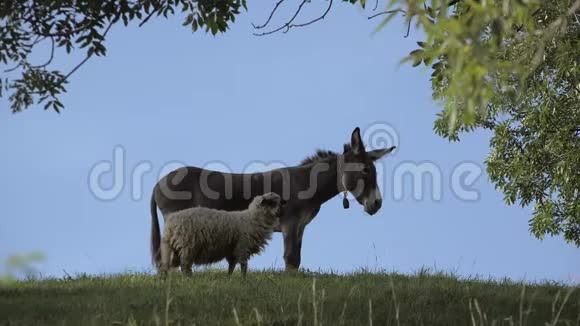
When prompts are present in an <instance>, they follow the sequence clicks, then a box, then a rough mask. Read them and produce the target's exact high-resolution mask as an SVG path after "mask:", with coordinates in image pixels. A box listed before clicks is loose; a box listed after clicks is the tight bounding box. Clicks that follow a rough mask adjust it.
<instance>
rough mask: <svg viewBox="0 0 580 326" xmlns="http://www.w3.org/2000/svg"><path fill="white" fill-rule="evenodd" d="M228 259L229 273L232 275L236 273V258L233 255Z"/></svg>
mask: <svg viewBox="0 0 580 326" xmlns="http://www.w3.org/2000/svg"><path fill="white" fill-rule="evenodd" d="M226 260H227V261H228V275H232V274H233V273H234V269H236V259H235V258H233V257H228V258H226Z"/></svg>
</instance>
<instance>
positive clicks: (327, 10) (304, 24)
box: [288, 0, 332, 28]
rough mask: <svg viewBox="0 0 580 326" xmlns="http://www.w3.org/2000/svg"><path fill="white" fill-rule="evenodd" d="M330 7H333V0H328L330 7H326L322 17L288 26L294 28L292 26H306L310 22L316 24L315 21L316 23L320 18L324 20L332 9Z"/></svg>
mask: <svg viewBox="0 0 580 326" xmlns="http://www.w3.org/2000/svg"><path fill="white" fill-rule="evenodd" d="M330 8H332V0H329V1H328V7H327V8H326V10H325V11H324V13H323V14H322V15H321V16H320V17H318V18H316V19H313V20H311V21H309V22H306V23H302V24H293V25H290V26H288V28H292V27H304V26H308V25H310V24H314V23H316V22H317V21H319V20H323V19H324V18H325V17H326V15H327V14H328V12H329V11H330Z"/></svg>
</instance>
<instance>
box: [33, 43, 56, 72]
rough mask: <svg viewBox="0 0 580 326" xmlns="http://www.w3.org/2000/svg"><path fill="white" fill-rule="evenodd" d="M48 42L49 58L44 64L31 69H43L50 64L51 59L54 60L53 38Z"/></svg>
mask: <svg viewBox="0 0 580 326" xmlns="http://www.w3.org/2000/svg"><path fill="white" fill-rule="evenodd" d="M50 41H51V49H50V58H48V61H46V63H44V64H41V65H38V66H33V67H32V68H44V67H46V66H48V65H49V64H51V63H52V59H54V37H51V38H50Z"/></svg>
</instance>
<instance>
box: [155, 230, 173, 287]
mask: <svg viewBox="0 0 580 326" xmlns="http://www.w3.org/2000/svg"><path fill="white" fill-rule="evenodd" d="M160 251H161V263H160V265H159V266H157V269H158V272H159V276H160V277H161V278H165V277H166V276H167V272H168V271H169V262H170V259H171V254H172V250H171V248H170V247H169V243H168V242H167V241H165V239H162V240H161V248H160Z"/></svg>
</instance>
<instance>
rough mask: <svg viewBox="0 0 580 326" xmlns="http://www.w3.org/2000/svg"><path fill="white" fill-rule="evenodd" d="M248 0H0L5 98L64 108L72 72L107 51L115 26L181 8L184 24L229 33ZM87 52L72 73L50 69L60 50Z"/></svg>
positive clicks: (0, 84) (16, 105)
mask: <svg viewBox="0 0 580 326" xmlns="http://www.w3.org/2000/svg"><path fill="white" fill-rule="evenodd" d="M242 7H244V8H245V7H246V0H221V1H215V0H103V1H94V0H27V1H23V0H3V1H2V2H0V64H3V65H4V66H6V67H8V66H12V67H11V68H8V69H6V68H4V69H3V70H2V71H3V72H4V73H5V74H8V76H4V77H0V97H2V96H3V95H4V93H7V95H8V97H9V101H10V104H11V109H12V111H13V112H19V111H21V110H23V109H26V108H28V107H29V106H31V105H32V104H35V103H36V104H41V103H42V104H44V108H45V109H49V108H52V109H54V110H55V111H56V112H60V110H61V109H62V108H64V105H63V104H62V103H61V102H60V101H59V99H58V96H59V95H60V94H62V93H63V92H65V91H66V89H65V85H66V83H67V81H68V79H69V77H70V76H71V75H72V74H73V73H74V72H75V71H76V70H77V69H78V68H79V67H80V66H81V65H82V64H84V63H85V62H86V61H87V60H88V59H90V58H91V57H93V56H104V55H105V54H106V53H107V48H106V46H105V41H106V37H107V34H108V32H109V30H110V29H111V27H112V26H113V25H115V24H117V23H122V24H123V25H125V26H127V25H128V24H129V23H131V22H134V21H138V22H140V25H143V24H144V23H146V22H147V21H148V20H149V19H150V18H151V17H153V16H164V17H168V16H171V15H175V14H176V12H177V13H181V14H182V15H183V16H184V18H183V19H184V22H183V25H184V26H189V27H190V28H191V29H192V31H194V32H195V31H196V30H197V29H198V28H204V29H205V30H206V32H211V33H212V34H214V35H215V34H216V33H218V32H225V31H226V30H227V29H228V27H229V24H230V23H233V22H234V21H235V16H236V15H237V14H239V13H240V10H241V8H242ZM43 43H48V44H50V45H49V46H50V53H49V58H48V59H47V61H46V62H44V63H41V64H33V63H31V59H30V57H31V54H32V53H33V51H34V50H35V49H36V48H38V47H39V46H41V45H42V44H43ZM59 48H62V49H64V50H65V51H66V52H67V53H71V52H73V51H75V50H83V51H86V57H85V59H84V60H82V61H81V62H80V63H79V65H77V66H76V67H74V68H73V69H72V70H71V71H70V72H68V73H67V74H63V73H62V72H61V71H58V70H50V69H49V68H50V66H51V63H52V61H53V59H54V56H55V51H57V50H58V49H59Z"/></svg>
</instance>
